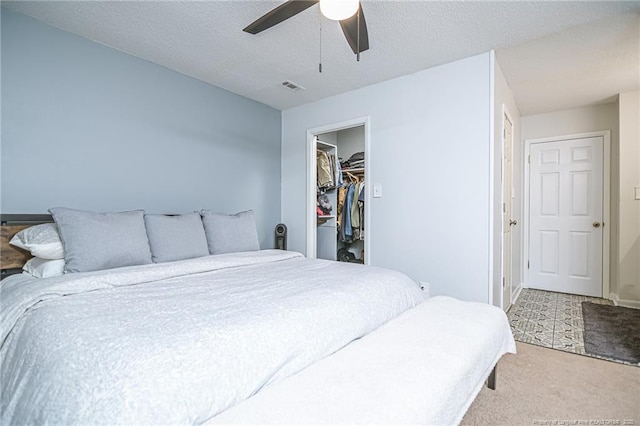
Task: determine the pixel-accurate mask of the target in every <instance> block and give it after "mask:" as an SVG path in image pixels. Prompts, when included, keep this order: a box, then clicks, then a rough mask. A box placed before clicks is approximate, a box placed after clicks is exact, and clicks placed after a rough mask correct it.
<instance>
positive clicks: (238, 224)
mask: <svg viewBox="0 0 640 426" xmlns="http://www.w3.org/2000/svg"><path fill="white" fill-rule="evenodd" d="M201 214H202V223H203V224H204V230H205V232H206V234H207V243H208V244H209V253H211V254H222V253H235V252H238V251H252V250H260V242H259V241H258V230H257V229H256V219H255V216H254V215H253V210H247V211H245V212H240V213H236V214H233V215H228V214H220V213H213V212H210V211H208V210H202V212H201Z"/></svg>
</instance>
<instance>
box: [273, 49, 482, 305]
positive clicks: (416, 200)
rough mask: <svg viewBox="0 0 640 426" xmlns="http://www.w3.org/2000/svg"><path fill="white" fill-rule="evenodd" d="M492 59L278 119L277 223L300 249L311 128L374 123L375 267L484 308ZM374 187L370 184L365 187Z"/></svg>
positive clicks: (350, 95)
mask: <svg viewBox="0 0 640 426" xmlns="http://www.w3.org/2000/svg"><path fill="white" fill-rule="evenodd" d="M491 60H492V59H491V55H490V54H489V53H486V54H482V55H479V56H475V57H471V58H467V59H464V60H460V61H457V62H453V63H450V64H446V65H442V66H439V67H435V68H431V69H427V70H424V71H420V72H418V73H415V74H412V75H408V76H405V77H401V78H397V79H393V80H389V81H386V82H383V83H379V84H376V85H373V86H368V87H364V88H361V89H358V90H354V91H352V92H348V93H344V94H341V95H338V96H334V97H331V98H328V99H324V100H321V101H318V102H314V103H311V104H307V105H302V106H299V107H296V108H292V109H289V110H285V111H283V112H282V198H281V199H282V221H283V222H284V223H286V224H287V226H288V227H289V235H290V240H289V247H290V249H292V250H298V251H302V252H304V251H305V247H306V244H305V235H306V233H305V223H306V221H305V218H306V216H305V215H306V211H307V210H306V209H307V206H306V193H305V191H306V188H307V185H306V180H307V170H306V165H307V160H306V155H307V147H306V132H307V130H308V129H311V128H317V127H321V126H327V125H330V124H333V123H339V122H343V121H346V120H350V119H354V118H358V117H370V123H371V126H370V141H371V149H370V151H369V152H367V155H370V168H369V170H367V179H368V181H369V182H370V183H371V184H380V185H382V186H383V197H382V198H375V199H373V200H372V203H371V204H372V205H371V206H367V208H369V209H370V214H371V229H372V231H371V233H370V235H367V238H368V239H369V240H370V244H371V248H370V253H368V254H367V256H368V258H369V261H370V263H371V264H372V265H377V266H385V267H390V268H394V269H397V270H400V271H403V272H405V273H407V274H408V275H409V276H411V277H412V278H414V279H416V280H421V281H427V282H429V283H430V285H431V291H430V293H431V294H447V295H451V296H455V297H459V298H461V299H466V300H476V301H481V302H488V301H489V270H490V264H489V247H490V242H491V241H490V235H489V224H490V217H489V208H490V202H491V201H490V198H489V193H490V185H491V179H492V176H491V175H490V172H489V166H490V140H491V135H490V127H491V123H490V120H489V119H488V118H489V117H491V114H492V112H491V109H490V108H491V104H490V96H491V79H490V68H491ZM370 186H371V185H370Z"/></svg>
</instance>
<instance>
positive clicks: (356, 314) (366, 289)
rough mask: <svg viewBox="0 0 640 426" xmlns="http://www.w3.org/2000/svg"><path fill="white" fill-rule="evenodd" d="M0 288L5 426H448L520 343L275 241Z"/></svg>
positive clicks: (486, 323)
mask: <svg viewBox="0 0 640 426" xmlns="http://www.w3.org/2000/svg"><path fill="white" fill-rule="evenodd" d="M4 218H5V217H3V222H7V221H4ZM14 219H15V218H14ZM39 219H42V218H39ZM6 225H9V223H8V222H7V223H6ZM3 228H5V227H4V226H3ZM12 232H13V231H11V230H9V228H5V231H3V243H4V242H5V240H6V238H8V237H9V236H10V234H11V233H12ZM3 248H5V245H4V244H3ZM65 248H67V246H65ZM26 257H28V256H26ZM3 260H4V258H3ZM3 267H4V265H3ZM0 300H1V303H2V318H1V324H0V325H1V333H2V334H1V340H0V342H1V344H2V346H1V347H0V356H1V357H2V365H1V374H2V384H1V386H2V387H1V392H2V394H1V401H0V402H1V405H0V411H1V415H2V418H1V420H2V424H25V423H63V424H72V423H73V424H89V423H90V424H96V423H110V424H157V423H162V424H202V423H211V424H219V423H362V422H369V423H370V422H376V423H422V424H433V423H440V424H443V423H444V424H453V423H457V422H459V421H460V420H461V418H462V415H464V412H465V411H466V409H467V408H468V406H469V405H470V404H471V402H472V401H473V399H474V398H475V396H476V395H477V393H478V392H479V390H480V388H481V387H482V385H483V383H484V382H485V380H487V378H489V379H490V381H491V380H493V379H495V376H493V377H489V376H490V375H491V372H492V371H494V372H495V370H494V367H495V365H496V363H497V361H498V360H499V358H500V357H501V356H502V354H504V353H506V352H515V344H514V342H513V337H512V336H511V332H510V328H509V325H508V322H507V320H506V316H505V315H504V313H502V312H501V311H500V310H498V309H496V308H493V307H491V306H488V305H484V304H478V303H469V302H461V301H458V300H454V299H451V298H446V297H433V298H429V299H426V300H425V297H424V293H423V292H422V291H421V290H420V289H419V287H418V286H417V285H416V283H415V282H413V281H412V280H411V279H409V278H408V277H407V276H406V275H404V274H402V273H399V272H396V271H392V270H388V269H384V268H377V267H372V266H363V265H357V264H349V263H340V262H330V261H323V260H316V259H307V258H305V257H304V256H302V255H301V254H300V253H296V252H290V251H281V250H250V251H235V252H232V253H223V254H213V255H206V256H201V257H197V258H190V259H183V260H175V261H166V262H160V263H148V264H142V265H131V266H125V267H117V268H111V269H106V270H94V271H87V272H78V273H65V274H64V275H59V276H53V277H48V278H34V277H32V276H28V275H26V274H15V275H11V276H9V277H8V278H5V279H4V280H2V282H0ZM494 374H495V373H494Z"/></svg>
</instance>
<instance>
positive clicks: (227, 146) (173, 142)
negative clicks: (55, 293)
mask: <svg viewBox="0 0 640 426" xmlns="http://www.w3.org/2000/svg"><path fill="white" fill-rule="evenodd" d="M1 47H2V49H1V52H2V62H1V63H2V144H1V147H2V159H1V165H2V172H1V177H2V183H1V191H2V196H1V198H2V206H1V208H2V212H3V213H43V212H46V210H47V208H49V207H53V206H69V207H75V208H82V209H90V210H97V211H117V210H127V209H136V208H143V209H146V210H148V211H152V212H165V213H169V212H188V211H192V210H197V209H201V208H208V209H212V210H215V211H220V212H229V213H232V212H236V211H239V210H244V209H250V208H252V209H254V210H255V212H256V215H257V219H258V227H259V232H260V239H261V244H262V246H263V247H272V246H273V241H272V240H273V236H272V230H273V226H274V225H275V224H276V223H278V222H279V221H280V144H281V130H280V129H281V117H280V111H278V110H275V109H273V108H270V107H268V106H265V105H263V104H260V103H257V102H254V101H251V100H249V99H246V98H243V97H241V96H238V95H235V94H232V93H230V92H227V91H225V90H222V89H220V88H218V87H214V86H211V85H208V84H206V83H203V82H201V81H197V80H195V79H192V78H190V77H187V76H185V75H183V74H179V73H176V72H174V71H171V70H168V69H166V68H164V67H161V66H158V65H155V64H153V63H150V62H147V61H144V60H142V59H139V58H136V57H133V56H130V55H128V54H125V53H122V52H120V51H117V50H115V49H111V48H109V47H106V46H103V45H100V44H97V43H94V42H91V41H89V40H87V39H83V38H81V37H78V36H76V35H73V34H71V33H68V32H64V31H61V30H59V29H56V28H53V27H51V26H48V25H46V24H43V23H41V22H39V21H36V20H33V19H31V18H28V17H26V16H23V15H20V14H16V13H14V12H11V11H8V10H6V9H2V46H1Z"/></svg>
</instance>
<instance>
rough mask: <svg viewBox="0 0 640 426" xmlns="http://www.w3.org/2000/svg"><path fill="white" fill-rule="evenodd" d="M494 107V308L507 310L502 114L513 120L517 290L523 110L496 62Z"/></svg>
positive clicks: (516, 279) (515, 282)
mask: <svg viewBox="0 0 640 426" xmlns="http://www.w3.org/2000/svg"><path fill="white" fill-rule="evenodd" d="M494 66H495V68H494V77H493V81H494V105H493V163H494V166H493V184H494V185H493V259H492V260H493V271H492V276H493V305H495V306H500V307H506V306H508V305H509V304H510V303H508V301H503V300H502V294H503V292H502V213H501V212H502V153H503V146H502V131H503V111H505V110H506V111H507V113H508V114H509V116H510V117H511V119H512V120H513V152H512V154H513V159H512V165H513V178H512V179H513V188H514V189H515V191H514V192H515V197H514V198H513V200H512V210H511V216H512V217H513V219H516V220H517V221H518V225H516V226H514V227H513V228H512V230H511V235H512V249H511V250H512V253H511V283H512V288H513V289H517V288H519V287H520V284H521V283H522V191H519V190H518V188H520V187H521V186H522V144H521V139H520V131H521V125H520V110H519V109H518V105H517V104H516V101H515V98H514V97H513V92H512V91H511V88H510V87H509V84H508V83H507V80H506V78H505V76H504V73H503V72H502V68H501V67H500V63H499V61H498V60H495V59H494Z"/></svg>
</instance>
